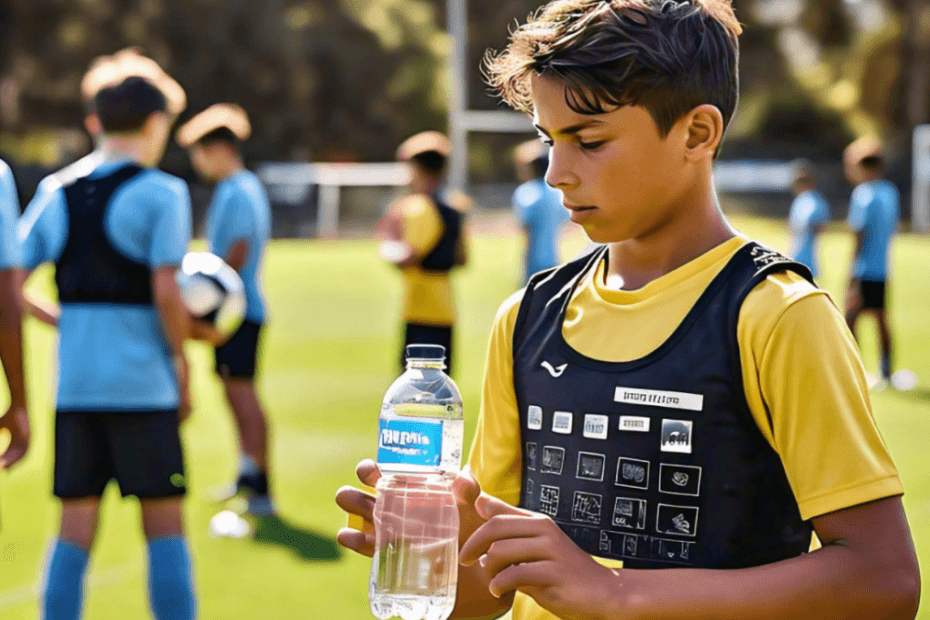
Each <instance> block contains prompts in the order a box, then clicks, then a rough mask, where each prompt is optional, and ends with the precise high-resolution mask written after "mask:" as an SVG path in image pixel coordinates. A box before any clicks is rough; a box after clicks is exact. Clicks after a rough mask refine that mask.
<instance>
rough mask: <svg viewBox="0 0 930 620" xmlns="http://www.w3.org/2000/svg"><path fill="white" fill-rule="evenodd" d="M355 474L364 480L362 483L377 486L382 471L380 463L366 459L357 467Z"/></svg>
mask: <svg viewBox="0 0 930 620" xmlns="http://www.w3.org/2000/svg"><path fill="white" fill-rule="evenodd" d="M355 475H356V476H358V479H359V480H361V481H362V484H365V485H368V486H370V487H373V486H375V485H376V484H377V483H378V480H379V479H380V478H381V471H380V470H379V469H378V465H377V464H376V463H375V462H374V461H372V460H371V459H365V460H364V461H362V462H361V463H359V464H358V466H357V467H356V468H355Z"/></svg>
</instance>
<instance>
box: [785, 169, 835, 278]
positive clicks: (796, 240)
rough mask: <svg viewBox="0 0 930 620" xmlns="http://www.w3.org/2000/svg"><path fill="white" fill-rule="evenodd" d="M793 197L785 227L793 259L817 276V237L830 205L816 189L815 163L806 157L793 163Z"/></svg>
mask: <svg viewBox="0 0 930 620" xmlns="http://www.w3.org/2000/svg"><path fill="white" fill-rule="evenodd" d="M793 167H794V183H793V184H792V186H791V188H792V190H794V195H795V199H794V202H792V203H791V212H790V213H789V214H788V227H789V228H790V229H791V250H790V252H789V254H790V255H791V257H792V258H794V260H796V261H798V262H799V263H801V264H802V265H806V266H807V268H808V269H810V270H811V273H812V274H813V275H814V276H815V277H816V276H817V275H818V271H817V267H818V263H819V260H818V250H817V238H818V237H819V235H820V233H821V232H822V231H823V227H824V226H825V225H826V224H827V222H829V221H830V206H829V205H828V204H827V200H826V199H825V198H824V197H823V194H821V193H820V192H819V191H818V190H817V177H816V174H815V173H814V165H813V163H812V162H810V161H808V160H806V159H799V160H796V161H795V162H794V163H793Z"/></svg>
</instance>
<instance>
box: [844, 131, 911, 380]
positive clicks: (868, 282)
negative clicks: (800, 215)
mask: <svg viewBox="0 0 930 620" xmlns="http://www.w3.org/2000/svg"><path fill="white" fill-rule="evenodd" d="M884 161H885V160H884V157H883V155H882V145H881V143H880V142H879V141H878V140H876V139H874V138H869V137H866V138H861V139H859V140H856V141H855V142H853V143H852V144H850V145H849V146H848V147H847V148H846V151H845V153H844V155H843V163H844V165H845V168H846V176H847V178H848V179H849V181H850V182H851V183H853V184H854V185H855V186H856V188H855V190H853V194H852V198H851V199H850V201H849V215H848V216H847V218H846V222H847V224H848V225H849V228H850V229H851V230H852V231H853V232H854V233H855V234H856V249H855V252H854V254H853V262H852V265H851V268H850V275H849V287H848V289H847V295H846V322H847V323H848V324H849V329H850V330H851V331H852V332H853V333H855V331H856V323H857V322H858V320H859V316H860V315H861V314H862V312H867V313H871V314H873V315H874V316H875V319H876V322H877V324H878V335H879V341H880V343H881V351H882V353H881V355H882V356H881V378H880V379H878V381H877V383H876V384H875V386H874V387H875V388H876V389H881V388H883V387H885V386H887V385H888V383H889V382H890V381H891V378H892V374H891V326H890V324H889V322H888V312H887V289H888V264H889V257H890V253H891V241H892V239H893V238H894V234H895V232H896V231H897V228H898V211H899V202H900V198H899V195H898V188H896V187H895V186H894V185H893V184H892V183H891V181H888V180H886V179H884V178H883V175H884V167H885V163H884Z"/></svg>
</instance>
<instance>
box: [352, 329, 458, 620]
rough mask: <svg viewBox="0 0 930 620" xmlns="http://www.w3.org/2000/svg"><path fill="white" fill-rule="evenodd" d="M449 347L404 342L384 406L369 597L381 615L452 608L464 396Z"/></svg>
mask: <svg viewBox="0 0 930 620" xmlns="http://www.w3.org/2000/svg"><path fill="white" fill-rule="evenodd" d="M444 358H445V348H444V347H441V346H436V345H410V346H408V347H407V370H406V372H404V374H402V375H401V376H400V377H398V379H397V380H396V381H395V382H394V383H393V384H392V385H391V387H390V388H389V389H388V391H387V393H386V394H385V395H384V402H383V403H382V405H381V420H380V432H379V436H378V467H379V468H380V469H381V479H380V480H379V481H378V484H377V499H376V501H375V510H374V525H375V554H374V558H373V560H372V565H371V579H370V581H369V586H368V601H369V603H370V605H371V611H372V613H373V614H374V615H375V617H377V618H381V619H386V618H391V617H400V618H403V619H404V620H445V619H446V618H448V617H449V614H451V613H452V608H453V607H454V606H455V590H456V585H457V583H458V537H459V515H458V509H457V508H456V503H455V496H454V495H453V493H452V481H453V480H454V479H455V475H456V474H457V473H458V471H459V468H460V467H461V461H462V396H461V394H460V393H459V389H458V386H456V385H455V382H454V381H453V380H452V379H451V378H450V377H449V376H448V375H447V374H446V373H445V372H443V368H444V363H443V360H444Z"/></svg>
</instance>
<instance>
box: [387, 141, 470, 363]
mask: <svg viewBox="0 0 930 620" xmlns="http://www.w3.org/2000/svg"><path fill="white" fill-rule="evenodd" d="M451 150H452V145H451V143H450V142H449V139H448V138H446V136H444V135H443V134H441V133H439V132H438V131H424V132H422V133H418V134H416V135H414V136H411V137H410V138H408V139H407V140H405V141H404V142H403V143H402V144H401V145H400V146H399V147H398V149H397V159H398V160H399V161H403V162H407V163H408V164H409V167H410V184H409V189H410V193H409V195H407V196H405V197H403V198H401V199H399V200H397V201H395V202H394V203H393V204H391V206H390V207H389V209H388V213H387V215H385V216H384V217H383V218H382V219H381V221H380V222H378V227H377V234H378V237H379V238H380V239H381V246H380V250H381V257H382V258H384V259H385V260H387V261H388V262H390V263H392V264H393V265H395V266H396V267H397V268H399V269H400V271H401V275H402V277H403V280H404V305H403V319H404V341H403V346H402V347H401V353H400V356H399V359H400V365H401V366H400V367H401V369H403V368H404V367H405V365H406V361H405V357H404V351H405V350H406V346H407V345H408V344H436V345H441V346H443V347H445V349H446V362H445V363H446V368H447V369H448V372H449V373H450V374H451V372H452V340H453V325H454V324H455V304H454V302H453V297H452V282H451V280H450V278H449V273H450V272H451V271H452V270H453V269H454V268H455V267H459V266H462V265H464V264H465V263H466V261H467V253H466V245H465V222H464V219H465V217H464V211H465V210H466V209H467V208H468V199H467V198H466V197H465V196H462V195H456V194H454V193H452V192H449V191H447V188H446V187H445V182H446V171H447V168H448V161H449V155H450V153H451Z"/></svg>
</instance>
